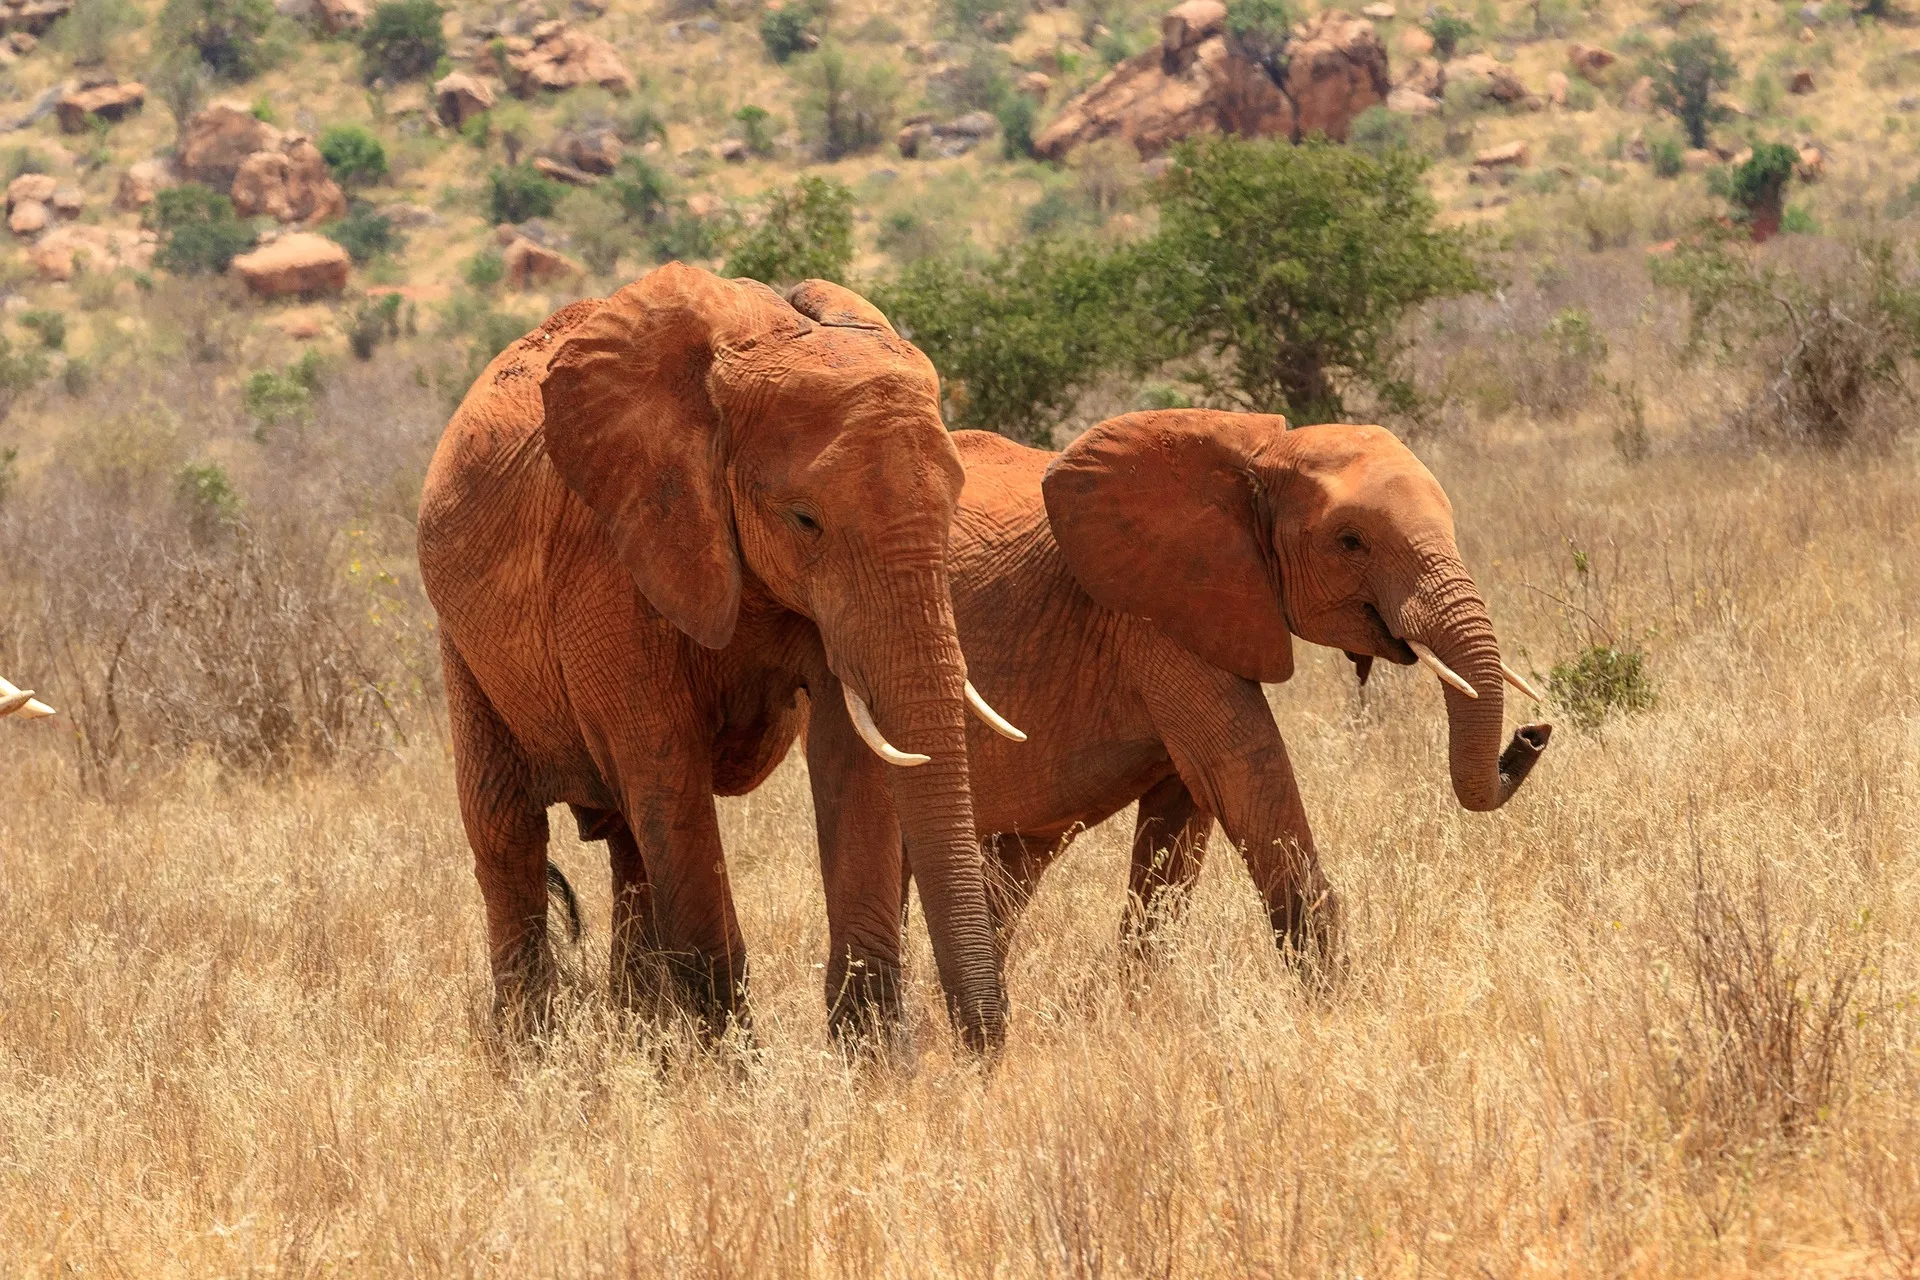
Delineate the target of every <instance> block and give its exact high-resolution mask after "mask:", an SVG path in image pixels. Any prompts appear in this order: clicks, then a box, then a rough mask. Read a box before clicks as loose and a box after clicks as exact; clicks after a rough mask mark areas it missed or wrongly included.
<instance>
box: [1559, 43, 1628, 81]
mask: <svg viewBox="0 0 1920 1280" xmlns="http://www.w3.org/2000/svg"><path fill="white" fill-rule="evenodd" d="M1567 61H1568V62H1569V63H1570V64H1572V66H1573V69H1574V72H1575V73H1576V74H1577V75H1579V76H1580V78H1581V79H1583V80H1587V81H1589V82H1591V83H1593V84H1600V83H1601V82H1602V81H1604V80H1605V79H1606V77H1607V68H1609V67H1611V66H1612V65H1613V64H1614V63H1616V62H1618V61H1620V55H1619V54H1617V53H1615V52H1613V50H1611V49H1600V48H1596V47H1594V46H1592V45H1584V44H1570V45H1568V46H1567Z"/></svg>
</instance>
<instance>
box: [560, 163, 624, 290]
mask: <svg viewBox="0 0 1920 1280" xmlns="http://www.w3.org/2000/svg"><path fill="white" fill-rule="evenodd" d="M560 218H561V221H563V222H564V223H565V224H566V226H567V231H568V233H569V235H570V236H571V237H572V240H573V248H574V251H575V252H576V253H578V254H579V255H580V260H581V261H582V262H584V263H586V264H587V269H588V270H589V271H591V272H593V273H594V274H595V275H601V276H607V275H612V274H613V272H614V269H615V268H616V267H618V266H619V264H620V256H621V255H622V254H623V253H625V252H627V251H628V250H629V249H632V248H635V247H636V246H637V245H638V243H639V240H638V237H636V236H635V234H634V230H633V227H632V225H631V223H630V222H629V221H628V219H627V215H626V211H625V210H624V209H622V208H621V207H620V202H619V201H618V200H617V199H615V198H614V196H613V194H612V193H611V192H609V191H608V190H607V189H606V184H605V183H600V184H598V185H596V186H594V187H592V188H590V189H588V190H585V191H571V192H568V193H567V197H566V199H564V200H562V201H561V202H560Z"/></svg>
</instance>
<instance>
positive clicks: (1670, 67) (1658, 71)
mask: <svg viewBox="0 0 1920 1280" xmlns="http://www.w3.org/2000/svg"><path fill="white" fill-rule="evenodd" d="M1646 69H1647V74H1648V75H1650V76H1652V77H1653V92H1654V101H1655V102H1657V103H1658V104H1659V105H1660V106H1661V107H1662V108H1663V109H1665V110H1667V111H1671V112H1673V113H1674V114H1675V115H1677V116H1679V117H1680V123H1681V124H1682V125H1684V126H1685V127H1686V130H1687V141H1688V143H1689V144H1690V145H1692V146H1695V147H1704V146H1706V145H1707V126H1709V125H1711V124H1713V123H1714V122H1716V121H1718V120H1721V119H1723V118H1725V116H1726V108H1725V107H1723V106H1721V105H1720V104H1719V103H1717V102H1715V101H1714V100H1713V95H1714V94H1715V93H1718V92H1719V91H1720V90H1722V89H1725V88H1726V87H1727V86H1728V85H1729V84H1731V83H1732V82H1733V77H1734V73H1735V71H1736V68H1735V67H1734V65H1733V60H1732V59H1731V58H1729V57H1728V56H1727V52H1726V50H1725V49H1723V48H1721V47H1720V41H1719V40H1718V38H1716V37H1715V36H1714V34H1713V33H1712V32H1711V31H1702V32H1699V33H1697V34H1695V35H1690V36H1681V37H1680V38H1679V39H1677V40H1675V41H1673V42H1672V43H1671V44H1669V45H1668V46H1667V47H1666V48H1665V49H1664V50H1662V51H1661V52H1660V53H1659V54H1658V55H1657V56H1656V57H1654V58H1651V59H1649V60H1648V63H1647V68H1646Z"/></svg>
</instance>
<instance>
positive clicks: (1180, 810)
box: [1120, 775, 1213, 944]
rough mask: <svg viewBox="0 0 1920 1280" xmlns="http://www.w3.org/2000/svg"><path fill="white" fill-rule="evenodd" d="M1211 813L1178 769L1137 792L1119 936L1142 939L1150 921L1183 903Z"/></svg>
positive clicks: (1201, 852)
mask: <svg viewBox="0 0 1920 1280" xmlns="http://www.w3.org/2000/svg"><path fill="white" fill-rule="evenodd" d="M1212 834H1213V815H1212V814H1211V813H1209V812H1208V811H1207V810H1206V808H1205V807H1204V806H1202V805H1201V804H1200V802H1199V801H1198V800H1195V799H1194V798H1193V792H1192V791H1190V790H1189V789H1188V788H1187V784H1186V783H1185V782H1182V781H1181V780H1180V778H1179V777H1178V775H1176V776H1174V777H1171V778H1167V779H1165V780H1164V781H1162V782H1159V783H1157V784H1155V785H1154V786H1153V787H1152V788H1151V789H1150V790H1149V791H1148V792H1147V793H1146V794H1145V795H1143V796H1141V797H1140V807H1139V811H1138V813H1137V814H1136V815H1135V817H1134V821H1133V865H1132V868H1131V870H1130V872H1129V874H1128V878H1127V906H1126V912H1125V914H1124V915H1122V917H1121V921H1120V936H1121V938H1122V940H1123V941H1125V942H1127V943H1129V944H1137V943H1141V942H1144V941H1145V940H1146V939H1147V937H1148V936H1149V935H1150V934H1151V933H1152V932H1153V929H1154V927H1155V926H1156V925H1157V924H1158V923H1159V922H1160V921H1162V920H1165V919H1167V918H1168V917H1170V916H1171V915H1173V914H1174V913H1176V912H1177V911H1179V910H1180V908H1181V907H1182V906H1183V905H1185V903H1186V900H1187V895H1188V893H1189V891H1190V890H1192V888H1193V883H1194V881H1195V880H1196V879H1198V878H1199V875H1200V865H1201V862H1202V861H1203V860H1204V859H1205V857H1206V852H1207V837H1209V836H1210V835H1212Z"/></svg>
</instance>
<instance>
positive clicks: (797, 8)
mask: <svg viewBox="0 0 1920 1280" xmlns="http://www.w3.org/2000/svg"><path fill="white" fill-rule="evenodd" d="M823 8H824V6H822V5H820V4H818V3H816V2H815V0H789V2H788V3H787V4H784V5H780V6H778V7H775V6H773V5H769V6H767V9H766V11H765V12H764V13H762V14H761V15H760V43H761V44H763V45H765V46H766V47H767V56H768V57H770V58H772V59H773V60H774V61H775V62H780V63H784V62H786V61H787V60H788V59H790V58H792V57H793V56H794V55H795V54H800V53H807V52H809V51H811V50H813V49H818V48H819V47H820V32H819V24H820V19H821V16H822V10H823Z"/></svg>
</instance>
